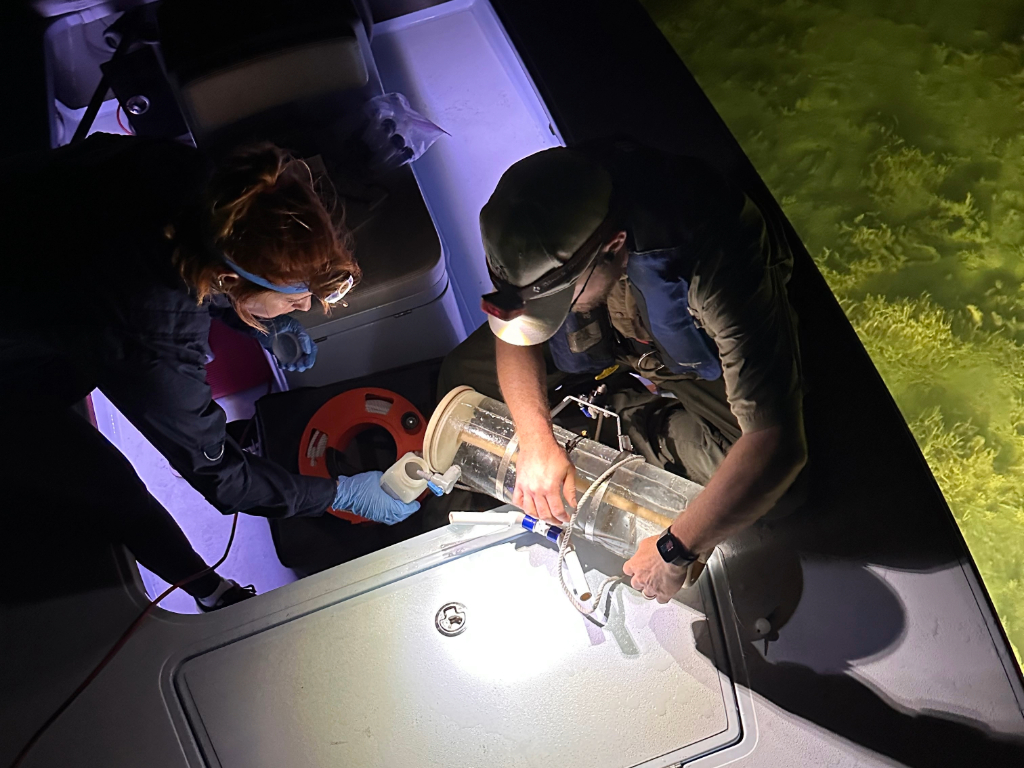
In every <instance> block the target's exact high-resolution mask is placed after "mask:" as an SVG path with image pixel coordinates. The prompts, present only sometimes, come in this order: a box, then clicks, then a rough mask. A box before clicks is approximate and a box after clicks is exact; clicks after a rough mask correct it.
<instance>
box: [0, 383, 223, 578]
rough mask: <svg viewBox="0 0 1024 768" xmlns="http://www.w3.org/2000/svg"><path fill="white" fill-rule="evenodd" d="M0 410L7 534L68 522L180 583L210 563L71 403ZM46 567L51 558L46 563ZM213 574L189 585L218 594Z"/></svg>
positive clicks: (64, 526) (0, 477) (64, 527)
mask: <svg viewBox="0 0 1024 768" xmlns="http://www.w3.org/2000/svg"><path fill="white" fill-rule="evenodd" d="M3 407H4V408H6V409H8V411H15V412H13V413H12V412H7V413H3V414H0V435H2V441H3V449H2V453H3V458H2V460H0V488H2V489H3V492H4V495H5V498H4V502H3V506H4V507H5V509H4V510H3V521H2V528H3V530H4V537H5V538H7V537H11V538H10V540H11V541H16V540H17V537H18V535H19V524H20V525H21V527H22V529H26V528H27V527H29V526H33V528H34V530H33V535H35V536H38V535H39V531H40V528H43V529H44V535H45V528H46V527H49V526H60V527H61V533H62V534H63V535H67V534H68V532H69V531H76V530H77V531H81V533H82V535H83V536H88V537H90V538H94V537H95V535H96V534H99V535H100V536H101V537H102V538H105V539H106V540H108V541H111V542H114V543H119V544H124V545H125V546H126V547H127V548H128V549H129V550H130V551H131V553H132V554H133V555H134V556H135V558H136V559H137V560H138V561H139V563H141V564H142V565H144V566H146V568H148V569H149V570H150V571H152V572H153V573H155V574H156V575H157V576H159V577H160V578H162V579H164V580H165V581H167V582H170V583H172V584H173V583H176V582H178V581H181V580H182V579H184V578H187V577H188V576H191V575H193V574H195V573H198V572H199V571H201V570H203V569H204V568H205V567H206V563H205V562H204V561H203V559H202V558H201V557H200V556H199V555H198V554H197V553H196V551H195V550H194V549H193V548H192V545H191V544H190V543H189V541H188V539H187V538H186V537H185V534H184V532H182V530H181V528H180V527H179V526H178V524H177V522H175V520H174V518H173V517H171V515H170V513H169V512H168V511H167V510H166V509H164V507H163V505H161V504H160V502H159V501H157V500H156V499H155V498H153V496H152V495H151V494H150V493H149V491H148V490H146V486H145V485H144V484H143V482H142V480H141V479H140V478H139V476H138V475H137V474H136V473H135V470H134V469H133V468H132V465H131V464H130V463H129V462H128V460H127V459H126V458H125V457H124V456H123V455H122V454H121V452H120V451H118V450H117V448H115V447H114V446H113V445H111V444H110V443H109V442H108V441H107V440H106V439H105V438H104V437H103V436H102V435H101V434H100V433H99V432H98V431H97V430H96V429H95V428H93V426H92V425H91V424H89V423H88V422H87V421H86V420H85V419H83V418H82V417H81V416H79V415H78V414H77V413H75V412H74V411H73V410H72V409H69V408H65V407H54V406H52V405H50V404H45V403H42V404H38V403H37V404H34V403H31V402H24V401H22V402H16V403H15V402H10V401H8V402H6V403H4V404H3ZM40 566H41V567H45V563H40ZM219 583H220V577H219V576H217V575H216V574H215V573H209V574H207V575H205V576H203V577H201V578H199V579H197V580H195V581H193V582H191V583H189V584H188V585H186V586H185V587H184V590H185V591H186V592H188V593H189V594H190V595H193V596H199V597H202V596H205V595H208V594H210V593H211V592H213V590H214V589H216V588H217V585H218V584H219Z"/></svg>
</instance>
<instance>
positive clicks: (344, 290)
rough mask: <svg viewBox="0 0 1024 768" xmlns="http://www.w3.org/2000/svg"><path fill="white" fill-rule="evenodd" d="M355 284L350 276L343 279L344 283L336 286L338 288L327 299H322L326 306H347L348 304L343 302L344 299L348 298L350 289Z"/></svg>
mask: <svg viewBox="0 0 1024 768" xmlns="http://www.w3.org/2000/svg"><path fill="white" fill-rule="evenodd" d="M355 284H356V280H355V278H354V277H352V275H349V276H348V277H346V278H345V280H344V282H343V283H342V284H341V285H339V286H338V288H337V289H336V290H334V291H332V292H331V293H330V294H328V296H327V298H325V299H324V301H326V302H327V303H328V304H341V306H343V307H347V306H348V302H347V301H345V297H346V296H348V292H349V291H351V290H352V287H353V286H354V285H355Z"/></svg>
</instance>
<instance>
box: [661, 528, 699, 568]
mask: <svg viewBox="0 0 1024 768" xmlns="http://www.w3.org/2000/svg"><path fill="white" fill-rule="evenodd" d="M658 553H659V554H660V555H661V559H662V560H664V561H665V562H666V563H668V564H669V565H678V566H679V567H680V568H685V567H686V566H688V565H689V564H690V563H692V562H694V561H695V560H696V559H697V554H696V553H695V552H691V551H690V550H689V549H688V548H687V546H686V545H685V544H683V542H681V541H680V540H679V539H677V538H676V537H675V536H673V535H672V529H671V528H666V529H665V532H664V533H663V534H661V538H659V539H658Z"/></svg>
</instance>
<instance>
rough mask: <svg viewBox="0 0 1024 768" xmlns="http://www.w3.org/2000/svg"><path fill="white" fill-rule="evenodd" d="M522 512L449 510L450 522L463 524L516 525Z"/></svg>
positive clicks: (513, 510)
mask: <svg viewBox="0 0 1024 768" xmlns="http://www.w3.org/2000/svg"><path fill="white" fill-rule="evenodd" d="M521 514H522V512H519V511H518V510H515V509H512V510H509V511H507V512H449V513H448V522H449V523H454V524H460V523H461V524H463V525H515V524H516V523H518V522H519V515H521Z"/></svg>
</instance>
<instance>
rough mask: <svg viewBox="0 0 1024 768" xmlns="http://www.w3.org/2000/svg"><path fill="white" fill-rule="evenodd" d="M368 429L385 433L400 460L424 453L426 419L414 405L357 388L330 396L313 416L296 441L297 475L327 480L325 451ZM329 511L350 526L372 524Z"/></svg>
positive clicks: (340, 447)
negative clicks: (297, 441) (381, 429)
mask: <svg viewBox="0 0 1024 768" xmlns="http://www.w3.org/2000/svg"><path fill="white" fill-rule="evenodd" d="M370 427H383V428H384V429H386V430H387V431H388V433H389V434H390V435H391V437H392V439H394V441H395V448H396V449H397V450H398V457H399V458H400V457H402V456H404V455H405V454H407V453H409V452H410V451H421V450H423V433H424V432H425V431H426V420H425V419H424V418H423V414H422V413H420V412H419V411H418V410H417V409H416V406H415V405H413V404H412V403H410V402H409V401H408V400H406V399H405V398H404V397H402V396H401V395H399V394H396V393H394V392H391V391H390V390H387V389H377V388H376V387H360V388H359V389H350V390H349V391H348V392H342V393H341V394H340V395H337V396H335V397H332V398H331V399H330V400H328V401H327V402H326V403H324V404H323V405H322V406H320V410H318V411H317V412H316V413H314V414H313V418H311V419H310V420H309V423H308V424H307V425H306V429H305V431H304V432H303V433H302V440H300V441H299V474H301V475H311V476H314V477H326V478H330V477H331V475H330V473H329V472H328V471H327V459H326V456H327V449H328V448H333V449H335V450H336V451H344V450H345V449H346V448H347V447H348V444H349V443H350V442H352V438H354V437H355V436H356V435H358V434H359V433H360V432H363V431H364V430H367V429H369V428H370ZM330 512H331V514H333V515H334V516H336V517H340V518H341V519H342V520H348V521H349V522H352V523H369V522H372V521H370V520H367V519H366V518H365V517H360V516H359V515H354V514H352V513H351V512H345V511H342V510H330Z"/></svg>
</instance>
